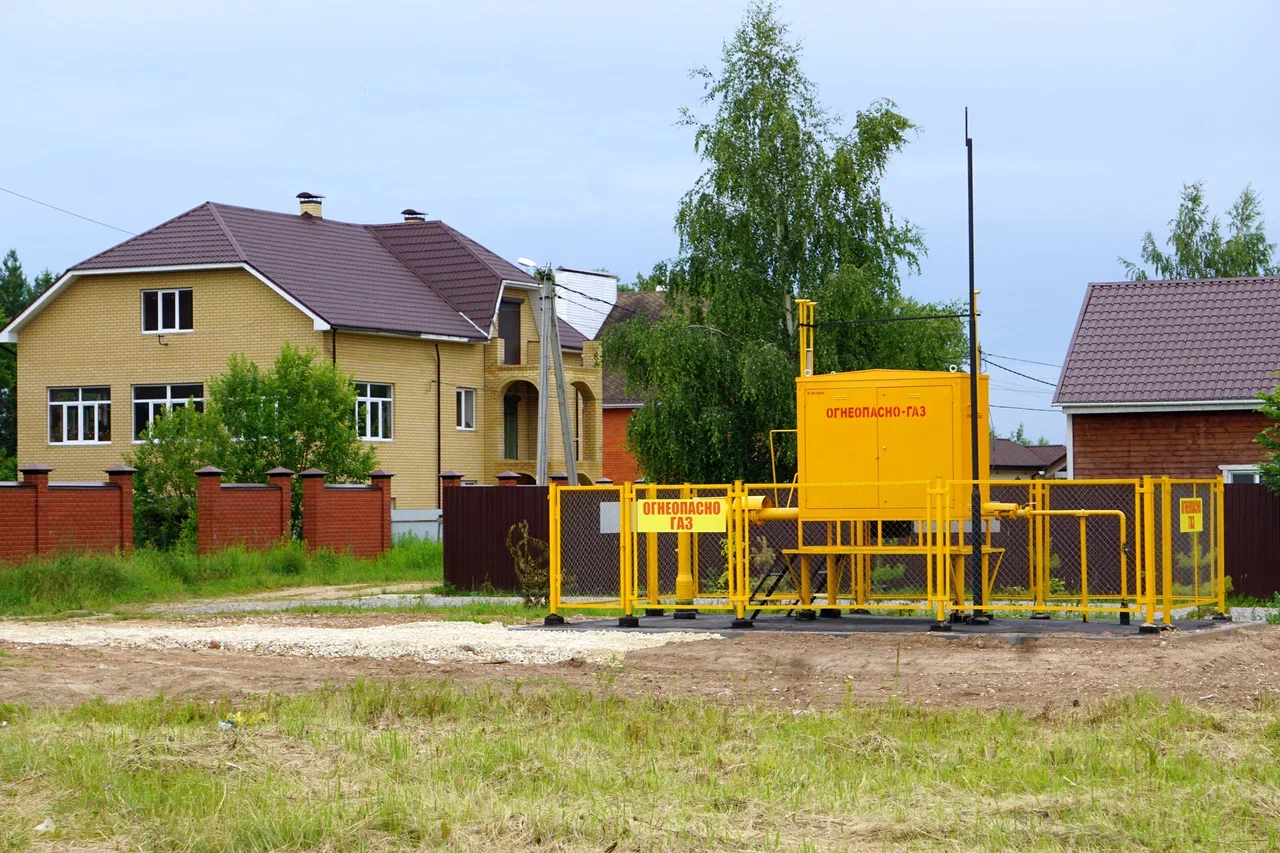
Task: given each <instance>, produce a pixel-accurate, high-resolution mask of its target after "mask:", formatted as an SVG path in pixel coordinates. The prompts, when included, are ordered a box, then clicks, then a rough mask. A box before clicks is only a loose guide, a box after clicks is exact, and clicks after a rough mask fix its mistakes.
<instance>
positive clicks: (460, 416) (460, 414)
mask: <svg viewBox="0 0 1280 853" xmlns="http://www.w3.org/2000/svg"><path fill="white" fill-rule="evenodd" d="M468 398H470V400H471V425H470V426H468V425H467V418H466V411H467V408H466V402H467V399H468ZM453 401H454V419H453V423H454V427H455V428H456V429H459V430H461V431H463V432H475V431H476V389H474V388H455V389H454V394H453Z"/></svg>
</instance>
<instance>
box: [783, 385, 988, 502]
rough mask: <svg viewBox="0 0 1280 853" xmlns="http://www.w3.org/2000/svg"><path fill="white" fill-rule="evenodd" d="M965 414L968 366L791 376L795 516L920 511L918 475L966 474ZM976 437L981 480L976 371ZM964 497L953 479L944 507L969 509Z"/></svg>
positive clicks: (984, 426) (983, 444) (982, 419)
mask: <svg viewBox="0 0 1280 853" xmlns="http://www.w3.org/2000/svg"><path fill="white" fill-rule="evenodd" d="M970 417H971V414H970V411H969V375H968V374H967V373H944V372H934V371H922V370H862V371H855V372H852V373H832V374H828V375H825V376H802V377H800V378H798V379H797V380H796V420H797V430H798V451H799V482H800V483H801V484H803V485H802V486H801V489H800V496H799V506H800V514H801V517H802V518H805V519H814V520H820V519H828V520H832V519H877V518H878V519H894V518H896V519H917V518H925V517H926V516H927V515H928V503H927V500H928V499H927V494H926V486H925V485H924V484H925V483H929V482H932V481H934V480H935V479H937V478H942V479H943V480H969V479H970V478H971V477H972V476H973V472H972V468H971V466H970V434H969V423H970ZM978 436H979V441H978V457H979V458H978V470H979V471H980V472H981V476H983V477H984V478H985V477H986V476H987V472H988V471H989V470H990V469H989V453H990V439H989V438H988V422H987V377H986V376H982V375H979V376H978ZM824 484H830V485H829V486H827V485H824ZM969 495H970V487H969V486H968V485H967V484H966V485H957V486H956V487H955V488H954V489H953V491H952V495H951V509H952V511H953V512H956V513H960V512H961V511H962V510H967V509H968V506H969ZM986 499H987V496H986V494H984V495H983V500H984V501H986Z"/></svg>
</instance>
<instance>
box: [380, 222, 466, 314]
mask: <svg viewBox="0 0 1280 853" xmlns="http://www.w3.org/2000/svg"><path fill="white" fill-rule="evenodd" d="M437 221H439V220H437ZM391 224H395V223H391ZM424 224H425V223H424ZM440 224H441V225H444V223H443V222H441V223H440ZM381 227H383V226H381V225H365V226H363V228H364V230H365V231H367V232H368V233H369V234H370V235H372V236H373V239H375V240H377V241H378V245H379V246H381V247H382V248H383V249H385V250H386V251H387V254H389V255H391V257H393V258H395V260H396V263H398V264H399V265H400V266H402V267H404V268H405V269H406V270H408V271H409V274H410V275H412V276H413V277H414V278H416V279H418V281H420V282H422V283H423V284H424V285H425V286H426V287H428V288H429V289H430V290H431V292H432V293H434V294H435V295H437V296H439V297H440V298H441V299H443V300H444V303H445V304H446V305H448V306H449V307H450V308H452V309H453V310H454V311H457V312H458V316H459V317H461V318H462V319H464V320H466V321H467V322H468V323H470V324H471V325H472V326H473V327H475V330H476V331H477V332H479V333H480V334H482V335H484V336H485V338H486V339H487V338H488V337H489V334H488V333H487V332H485V330H484V329H482V328H480V327H479V326H477V325H476V321H475V320H472V319H471V318H470V317H468V316H467V315H466V314H465V313H464V312H463V311H462V309H460V308H459V307H458V306H457V304H456V303H454V301H453V300H452V299H450V298H449V297H448V296H447V295H446V294H444V293H442V292H441V291H440V289H439V288H438V287H436V286H435V285H434V284H432V283H431V281H430V280H429V279H428V278H427V276H426V275H424V274H423V273H420V272H418V271H417V270H416V269H414V268H413V267H412V266H410V265H409V264H407V263H405V261H404V258H402V257H400V255H399V253H398V252H396V250H395V249H393V248H392V247H391V244H390V243H388V242H387V241H386V240H384V239H382V235H381V234H379V233H378V229H379V228H381ZM445 227H448V226H445ZM477 260H479V259H478V258H477Z"/></svg>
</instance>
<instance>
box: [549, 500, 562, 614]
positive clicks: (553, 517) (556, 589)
mask: <svg viewBox="0 0 1280 853" xmlns="http://www.w3.org/2000/svg"><path fill="white" fill-rule="evenodd" d="M550 485H551V488H549V489H548V490H547V505H548V512H547V515H548V522H549V526H550V528H551V530H550V531H549V535H548V536H547V540H548V541H547V548H548V550H549V551H550V552H551V559H550V561H549V562H548V564H547V609H548V610H550V611H551V614H552V615H555V614H556V612H557V611H558V610H559V609H560V492H559V489H558V488H557V487H556V484H555V483H554V482H553V483H551V484H550ZM553 621H554V620H553Z"/></svg>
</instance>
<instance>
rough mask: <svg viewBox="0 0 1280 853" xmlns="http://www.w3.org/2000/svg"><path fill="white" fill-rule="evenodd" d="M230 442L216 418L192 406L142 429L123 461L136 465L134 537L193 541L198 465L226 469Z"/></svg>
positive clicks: (154, 541)
mask: <svg viewBox="0 0 1280 853" xmlns="http://www.w3.org/2000/svg"><path fill="white" fill-rule="evenodd" d="M230 450H231V440H230V438H229V437H228V435H227V432H226V430H225V429H223V427H222V425H221V424H220V423H219V422H218V420H217V419H216V418H214V417H210V416H209V415H207V414H204V413H201V412H197V411H196V409H195V407H194V406H179V407H177V408H175V409H170V410H168V411H166V412H165V413H164V414H161V415H160V416H158V417H157V418H155V420H153V421H152V422H151V425H150V426H149V427H148V428H147V430H146V432H145V433H143V436H142V443H141V444H139V445H138V446H137V447H136V448H135V449H134V451H133V452H132V453H130V454H128V455H127V456H126V457H125V461H126V462H128V464H130V465H132V466H133V467H134V468H137V469H138V473H137V474H136V475H135V476H134V481H133V496H134V500H133V519H134V535H135V537H136V538H137V540H138V541H139V542H145V543H148V544H152V545H157V546H160V547H163V548H168V547H171V546H173V545H176V544H179V543H188V544H194V542H195V537H196V483H197V479H198V478H197V477H196V475H195V472H196V469H198V468H203V467H204V466H206V465H213V466H215V467H219V468H222V467H223V466H225V465H226V464H227V460H228V459H229V458H230Z"/></svg>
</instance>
